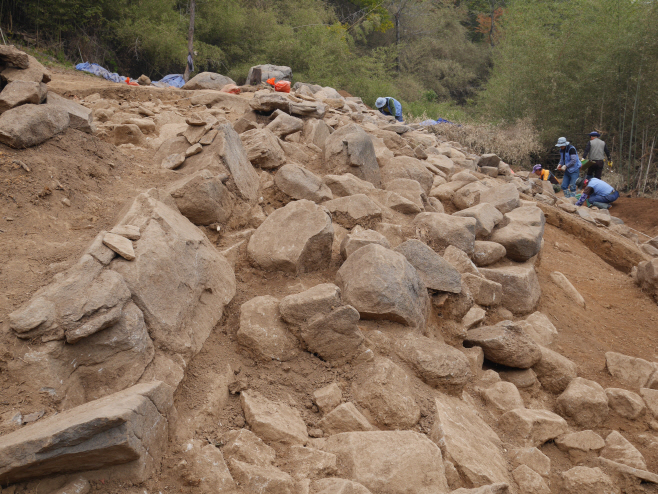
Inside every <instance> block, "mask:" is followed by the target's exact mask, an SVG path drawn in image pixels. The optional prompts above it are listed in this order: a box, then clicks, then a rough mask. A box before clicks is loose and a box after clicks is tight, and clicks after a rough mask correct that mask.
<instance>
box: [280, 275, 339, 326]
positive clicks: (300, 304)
mask: <svg viewBox="0 0 658 494" xmlns="http://www.w3.org/2000/svg"><path fill="white" fill-rule="evenodd" d="M340 306H341V301H340V289H339V288H338V287H337V286H336V285H333V284H331V283H322V284H320V285H315V286H314V287H313V288H309V289H308V290H305V291H303V292H301V293H296V294H294V295H288V296H287V297H284V298H283V299H282V300H281V303H280V304H279V310H280V311H281V317H282V318H283V319H284V320H285V321H286V322H288V323H289V324H294V325H301V324H303V323H305V322H307V321H310V320H311V319H312V318H313V317H315V316H317V315H319V314H328V313H330V312H331V311H332V310H333V309H334V308H337V307H340Z"/></svg>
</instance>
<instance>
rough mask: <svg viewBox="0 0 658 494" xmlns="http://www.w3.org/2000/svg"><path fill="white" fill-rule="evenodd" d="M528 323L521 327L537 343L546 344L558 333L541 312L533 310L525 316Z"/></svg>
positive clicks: (551, 341)
mask: <svg viewBox="0 0 658 494" xmlns="http://www.w3.org/2000/svg"><path fill="white" fill-rule="evenodd" d="M526 322H527V323H528V325H524V327H523V329H524V330H525V332H526V333H528V334H529V335H530V337H531V338H532V339H533V340H535V342H536V343H537V344H538V345H542V346H548V345H550V344H551V343H553V340H554V339H555V337H556V336H557V335H558V332H557V329H555V326H553V323H552V322H551V321H550V319H549V318H548V317H547V316H546V315H544V314H542V313H541V312H533V313H532V314H530V315H529V316H528V317H527V318H526Z"/></svg>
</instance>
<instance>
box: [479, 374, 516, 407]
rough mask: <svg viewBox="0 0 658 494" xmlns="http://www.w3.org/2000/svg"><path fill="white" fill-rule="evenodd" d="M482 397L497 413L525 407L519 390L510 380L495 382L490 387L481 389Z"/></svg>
mask: <svg viewBox="0 0 658 494" xmlns="http://www.w3.org/2000/svg"><path fill="white" fill-rule="evenodd" d="M482 398H483V399H484V401H485V402H486V403H487V405H489V406H490V407H492V408H493V409H494V410H495V411H496V412H498V413H505V412H509V411H510V410H514V409H516V408H525V405H524V403H523V398H521V394H520V393H519V390H518V389H517V388H516V386H515V385H514V384H512V383H510V382H502V381H501V382H497V383H496V384H494V385H493V386H491V387H490V388H486V389H484V390H482Z"/></svg>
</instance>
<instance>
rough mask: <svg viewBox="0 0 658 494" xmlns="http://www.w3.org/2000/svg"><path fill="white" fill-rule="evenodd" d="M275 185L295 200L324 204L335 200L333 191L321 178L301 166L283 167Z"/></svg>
mask: <svg viewBox="0 0 658 494" xmlns="http://www.w3.org/2000/svg"><path fill="white" fill-rule="evenodd" d="M274 183H275V184H276V186H277V187H278V188H279V190H280V191H281V192H283V193H284V194H286V195H288V196H290V197H291V198H293V199H308V200H309V201H313V202H323V201H328V200H330V199H333V198H334V196H333V194H332V193H331V189H330V188H329V187H327V186H326V185H325V184H324V183H323V182H322V179H321V178H320V177H318V176H317V175H315V174H314V173H312V172H311V171H309V170H307V169H306V168H304V167H302V166H299V165H295V164H287V165H283V166H282V167H281V168H280V169H279V170H278V171H277V172H276V175H275V176H274Z"/></svg>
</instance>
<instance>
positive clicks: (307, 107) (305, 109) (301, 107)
mask: <svg viewBox="0 0 658 494" xmlns="http://www.w3.org/2000/svg"><path fill="white" fill-rule="evenodd" d="M326 113H327V105H325V104H323V103H320V102H319V101H313V102H311V101H300V102H296V101H291V102H290V114H291V115H297V116H299V117H302V118H324V116H325V114H326Z"/></svg>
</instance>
